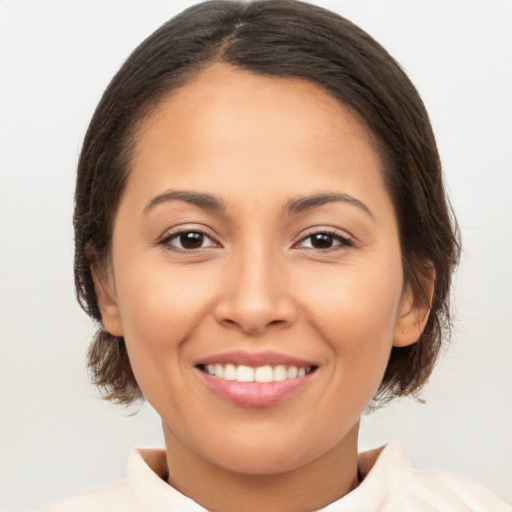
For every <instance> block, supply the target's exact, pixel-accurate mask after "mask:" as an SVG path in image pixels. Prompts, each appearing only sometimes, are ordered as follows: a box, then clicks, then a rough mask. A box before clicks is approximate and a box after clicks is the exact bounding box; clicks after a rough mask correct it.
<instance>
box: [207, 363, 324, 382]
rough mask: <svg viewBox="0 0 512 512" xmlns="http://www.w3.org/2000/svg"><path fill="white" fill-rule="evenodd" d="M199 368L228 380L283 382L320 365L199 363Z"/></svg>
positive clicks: (311, 370)
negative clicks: (254, 365)
mask: <svg viewBox="0 0 512 512" xmlns="http://www.w3.org/2000/svg"><path fill="white" fill-rule="evenodd" d="M197 368H198V369H199V370H201V371H202V372H204V373H206V374H208V375H210V376H211V377H216V378H218V379H223V380H227V381H236V382H259V383H269V382H282V381H285V380H290V379H300V378H302V377H305V376H306V375H309V374H310V373H313V372H314V371H315V370H316V369H317V368H318V367H317V366H315V365H308V366H295V365H289V366H287V365H283V364H279V365H276V366H272V365H269V364H267V365H263V366H256V367H253V366H247V365H243V364H240V365H235V364H232V363H227V364H221V363H216V364H199V365H197Z"/></svg>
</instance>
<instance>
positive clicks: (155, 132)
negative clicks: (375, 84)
mask: <svg viewBox="0 0 512 512" xmlns="http://www.w3.org/2000/svg"><path fill="white" fill-rule="evenodd" d="M130 171H131V174H132V175H131V176H130V179H129V180H128V187H130V185H136V186H137V188H140V187H141V186H146V187H147V188H150V185H151V183H150V182H154V184H155V186H157V187H160V189H161V188H162V187H164V186H166V185H165V182H167V186H169V187H171V188H172V187H178V188H183V187H186V188H189V187H190V185H191V183H193V184H194V185H196V186H198V187H202V188H205V187H206V188H208V189H210V190H209V191H211V192H213V193H216V192H217V190H215V189H218V190H219V191H220V192H223V191H224V192H225V191H226V189H227V188H229V187H230V185H236V187H237V190H240V189H241V188H242V185H245V186H247V188H248V189H251V187H256V188H257V187H260V186H262V185H265V184H268V183H269V180H271V181H272V182H273V183H274V184H275V190H277V189H279V190H284V189H287V190H289V192H290V193H291V194H295V195H296V194H301V193H304V192H310V191H311V190H313V189H315V188H316V189H318V188H320V189H321V188H326V187H327V188H329V187H331V186H337V185H339V182H340V179H342V180H343V184H344V188H348V189H352V192H358V189H361V187H363V188H364V185H365V183H366V185H368V183H369V181H372V180H373V182H375V183H374V184H376V185H378V186H382V187H383V183H382V179H381V174H382V173H381V162H380V158H379V156H378V154H377V152H376V151H375V149H374V146H373V144H372V140H371V136H370V134H369V132H368V131H367V130H366V128H365V127H364V126H363V125H362V123H360V122H359V120H358V118H357V117H356V115H355V114H354V113H353V112H352V111H351V110H350V109H349V108H348V107H347V106H345V105H343V104H342V103H341V102H339V101H338V100H337V99H336V98H334V97H333V96H332V95H331V94H329V93H328V92H327V91H325V90H324V89H323V88H321V87H320V86H318V85H315V84H313V83H311V82H308V81H306V80H302V79H298V78H283V77H270V76H262V75H256V74H254V73H252V72H249V71H246V70H241V69H238V68H233V67H230V66H228V65H224V64H216V65H214V66H212V67H211V68H209V69H207V70H206V71H204V72H202V73H201V74H200V75H199V76H198V77H196V78H195V79H194V80H193V81H191V82H189V83H188V84H187V85H185V86H183V87H181V88H179V89H176V90H174V91H173V92H172V93H170V95H169V96H168V97H167V98H165V99H164V100H163V101H162V102H161V103H160V104H159V105H158V106H157V107H156V108H155V109H154V110H153V111H152V113H151V114H150V115H149V116H148V118H146V119H145V121H144V122H143V123H142V125H141V128H140V129H139V131H138V135H137V137H136V145H135V151H134V157H133V160H132V165H131V169H130ZM362 174H364V176H363V175H362ZM369 178H371V180H369ZM157 182H158V183H157ZM293 188H296V189H297V190H292V189H293ZM231 189H233V187H231ZM301 189H306V190H301ZM313 191H314V190H313ZM160 192H161V190H156V189H155V190H152V191H151V192H149V191H148V194H151V193H153V194H157V193H160Z"/></svg>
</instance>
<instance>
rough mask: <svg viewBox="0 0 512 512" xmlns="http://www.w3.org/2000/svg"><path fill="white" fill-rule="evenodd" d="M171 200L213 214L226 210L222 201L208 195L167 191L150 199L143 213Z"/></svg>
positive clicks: (183, 191) (185, 191)
mask: <svg viewBox="0 0 512 512" xmlns="http://www.w3.org/2000/svg"><path fill="white" fill-rule="evenodd" d="M172 200H178V201H184V202H185V203H189V204H193V205H195V206H199V208H204V209H206V210H213V211H215V212H223V211H225V210H226V207H225V205H224V202H223V201H222V199H219V198H218V197H215V196H212V195H210V194H202V193H199V192H189V191H187V190H169V191H167V192H164V193H163V194H160V195H158V196H156V197H154V198H153V199H151V201H149V203H148V204H147V205H146V206H145V207H144V210H143V213H144V214H146V213H148V212H149V211H150V210H151V209H153V208H154V207H155V206H157V205H159V204H161V203H165V202H167V201H172Z"/></svg>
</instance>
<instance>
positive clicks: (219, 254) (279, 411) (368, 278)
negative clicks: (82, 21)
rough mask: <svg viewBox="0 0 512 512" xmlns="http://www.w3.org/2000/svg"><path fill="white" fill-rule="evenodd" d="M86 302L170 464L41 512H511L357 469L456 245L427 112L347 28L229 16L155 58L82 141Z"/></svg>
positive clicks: (319, 18)
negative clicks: (376, 412) (158, 426)
mask: <svg viewBox="0 0 512 512" xmlns="http://www.w3.org/2000/svg"><path fill="white" fill-rule="evenodd" d="M74 219H75V235H76V238H75V240H76V253H75V254H76V257H75V279H76V283H77V291H78V295H79V298H80V300H81V303H82V305H83V307H84V309H85V310H86V311H87V312H88V313H89V314H90V315H91V316H92V317H93V318H94V319H96V320H97V321H98V322H99V323H100V328H99V331H98V333H97V335H96V337H95V339H94V341H93V344H92V345H91V350H90V360H89V364H90V368H91V370H92V372H93V375H94V379H95V382H96V384H97V385H99V386H100V387H101V388H102V389H104V390H105V391H106V397H107V398H109V399H111V400H113V401H115V402H118V403H124V404H128V403H131V402H133V401H134V400H137V399H140V398H142V397H144V398H146V399H147V400H148V401H149V402H150V403H151V404H152V405H153V406H154V408H155V409H156V411H157V412H158V413H159V414H160V416H161V418H162V423H163V430H164V436H165V441H166V451H161V452H135V453H134V454H133V456H132V458H131V461H130V465H129V470H128V480H127V481H126V482H124V483H119V484H116V485H113V486H109V487H106V488H103V489H99V490H93V491H87V492H86V493H82V494H80V495H77V496H75V497H72V498H69V499H67V500H64V501H63V502H61V503H60V504H56V505H54V506H50V507H48V508H47V509H45V510H80V509H82V510H203V509H205V508H206V509H208V510H238V511H242V510H248V511H249V510H305V511H306V510H319V509H325V510H339V511H343V510H347V511H348V510H365V511H370V510H385V511H386V510H388V511H399V510H403V511H405V510H420V511H421V510H435V509H440V510H441V509H442V510H445V509H446V510H454V511H455V510H461V509H463V508H464V507H465V508H468V509H470V510H509V508H508V507H507V506H506V505H505V504H504V503H502V502H501V501H500V500H499V499H498V498H496V497H494V496H493V495H492V494H491V493H489V492H488V491H486V490H485V489H483V488H481V487H479V486H478V485H477V484H473V483H471V482H469V481H466V480H463V479H460V478H458V477H455V476H449V475H447V474H442V473H434V474H430V473H419V472H415V471H413V470H411V468H410V466H409V465H408V463H407V461H406V459H405V456H404V454H403V453H402V452H401V450H400V448H398V447H397V446H395V445H389V446H387V447H385V448H384V449H382V450H377V451H373V452H368V453H365V454H362V455H358V453H357V434H358V428H359V418H360V415H361V413H362V411H363V410H364V409H365V408H366V407H367V405H368V404H369V403H370V402H372V401H377V403H379V401H385V400H390V399H392V398H394V397H399V396H406V395H410V394H414V393H415V392H417V391H418V390H419V389H420V388H421V386H422V385H423V384H424V382H425V381H426V379H427V378H428V376H429V375H430V373H431V371H432V368H433V365H434V363H435V360H436V357H437V354H438V352H439V349H440V346H441V334H442V328H443V327H444V326H446V325H449V304H448V297H449V290H450V282H451V274H452V272H453V269H454V266H455V265H456V263H457V259H458V241H457V232H456V228H455V223H454V221H453V220H452V217H451V214H450V210H449V207H448V205H447V201H446V198H445V195H444V189H443V183H442V177H441V171H440V164H439V158H438V154H437V150H436V145H435V140H434V137H433V134H432V131H431V128H430V124H429V121H428V117H427V114H426V112H425V110H424V107H423V105H422V103H421V100H420V98H419V97H418V95H417V92H416V90H415V89H414V87H413V86H412V84H411V83H410V82H409V80H408V79H407V77H406V76H405V75H404V73H403V72H402V71H401V69H400V68H399V67H398V66H397V65H396V63H395V62H394V61H393V60H392V59H391V57H389V55H388V54H387V53H386V52H385V51H384V50H383V49H382V48H381V47H380V46H379V45H378V44H377V43H376V42H375V41H373V40H372V39H371V38H370V37H369V36H368V35H367V34H365V33H364V32H362V31H361V30H360V29H358V28H357V27H355V26H354V25H352V24H351V23H349V22H348V21H346V20H344V19H342V18H340V17H338V16H336V15H334V14H332V13H329V12H327V11H324V10H322V9H319V8H315V7H312V6H309V5H307V4H302V3H300V2H290V1H262V2H254V3H250V4H247V5H245V4H238V3H235V2H211V3H205V4H201V5H199V6H197V7H194V8H191V9H189V10H187V11H186V12H184V13H182V14H181V15H179V16H178V17H176V18H174V19H173V20H171V21H170V22H168V23H167V24H165V25H164V26H163V27H162V28H161V29H159V30H158V31H157V32H156V33H155V34H153V35H152V36H150V38H148V39H147V40H146V41H145V42H144V43H142V45H141V46H140V47H139V48H138V49H137V50H136V51H135V52H134V53H133V54H132V55H131V56H130V58H129V59H128V60H127V62H126V63H125V65H124V66H123V68H122V69H121V70H120V72H119V73H118V74H117V75H116V77H114V79H113V81H112V83H111V84H110V86H109V88H108V89H107V91H106V92H105V95H104V97H103V99H102V101H101V102H100V105H99V106H98V108H97V110H96V113H95V115H94V117H93V120H92V122H91V125H90V127H89V131H88V133H87V136H86V139H85V142H84V146H83V149H82V155H81V159H80V163H79V171H78V179H77V188H76V208H75V217H74Z"/></svg>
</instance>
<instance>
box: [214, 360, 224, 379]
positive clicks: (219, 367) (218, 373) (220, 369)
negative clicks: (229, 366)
mask: <svg viewBox="0 0 512 512" xmlns="http://www.w3.org/2000/svg"><path fill="white" fill-rule="evenodd" d="M215 375H216V376H217V377H220V378H221V379H222V378H223V377H224V367H223V366H222V365H221V364H216V365H215Z"/></svg>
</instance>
